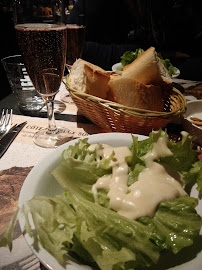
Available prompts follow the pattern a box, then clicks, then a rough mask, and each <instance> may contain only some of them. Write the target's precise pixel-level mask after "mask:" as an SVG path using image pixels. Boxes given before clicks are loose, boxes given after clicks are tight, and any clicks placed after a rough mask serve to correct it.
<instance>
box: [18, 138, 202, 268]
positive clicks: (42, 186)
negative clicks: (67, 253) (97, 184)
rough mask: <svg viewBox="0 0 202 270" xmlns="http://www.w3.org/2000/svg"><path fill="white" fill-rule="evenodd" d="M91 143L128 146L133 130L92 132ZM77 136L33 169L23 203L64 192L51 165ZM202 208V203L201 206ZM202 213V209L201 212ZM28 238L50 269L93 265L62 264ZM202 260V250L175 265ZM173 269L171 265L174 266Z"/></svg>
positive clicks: (22, 194)
mask: <svg viewBox="0 0 202 270" xmlns="http://www.w3.org/2000/svg"><path fill="white" fill-rule="evenodd" d="M137 136H138V139H139V140H144V139H146V138H147V137H146V136H142V135H137ZM88 141H89V143H91V144H92V143H98V142H99V143H104V144H109V145H112V146H125V145H129V144H131V143H132V138H131V134H124V133H102V134H96V135H91V136H89V140H88ZM75 142H77V140H73V141H71V142H68V143H66V144H64V145H62V146H60V147H58V148H57V149H55V150H53V151H52V152H51V153H50V154H49V155H47V156H46V157H45V158H43V159H42V160H41V161H39V163H38V164H37V165H36V166H35V167H34V168H33V169H32V170H31V172H30V173H29V175H28V176H27V178H26V180H25V182H24V184H23V186H22V189H21V192H20V196H19V207H21V206H22V205H23V203H24V202H26V201H27V200H29V199H31V198H32V197H33V196H35V195H43V196H54V195H57V194H61V193H62V192H63V190H62V188H61V187H60V186H59V184H57V181H56V180H55V179H54V177H53V176H52V175H51V174H50V171H51V169H53V168H55V167H56V166H57V165H58V164H59V163H60V162H61V160H62V158H61V153H62V151H63V150H64V149H66V148H68V146H69V145H74V144H75ZM193 192H194V193H193V195H195V196H197V194H196V191H195V190H193ZM199 210H202V205H201V206H200V209H199ZM200 214H202V211H201V213H200ZM19 222H20V226H21V229H22V228H23V224H24V219H23V217H21V218H20V220H19ZM25 240H26V241H27V243H28V245H29V246H30V247H31V249H32V251H33V252H34V253H35V254H36V256H37V257H38V258H39V260H40V261H41V262H42V263H43V264H44V265H45V266H46V268H48V269H54V270H56V269H57V270H64V269H68V270H81V269H91V268H90V267H88V266H84V265H79V264H76V263H74V262H72V263H70V264H68V265H67V266H66V268H64V267H62V266H61V265H60V264H59V263H58V262H57V261H56V259H55V258H54V257H53V256H52V255H50V254H49V253H48V252H47V251H46V250H45V249H43V248H42V247H41V248H40V250H39V251H38V252H37V251H36V250H34V248H33V246H32V243H33V241H32V239H31V238H30V237H29V236H28V235H27V234H26V235H25ZM201 260H202V252H201V253H200V256H198V257H197V258H195V259H194V260H192V261H190V262H188V263H186V264H183V265H180V266H178V267H174V268H172V269H178V270H190V269H194V270H201ZM170 269H171V268H170Z"/></svg>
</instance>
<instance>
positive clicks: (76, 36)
mask: <svg viewBox="0 0 202 270" xmlns="http://www.w3.org/2000/svg"><path fill="white" fill-rule="evenodd" d="M66 27H67V56H66V68H67V70H68V73H70V72H71V66H72V65H73V64H74V62H75V61H76V60H77V59H78V58H81V57H82V53H83V48H84V44H85V32H86V27H85V26H84V25H78V24H67V25H66ZM60 98H61V100H62V101H63V102H66V103H71V101H70V99H69V95H68V94H65V95H62V96H61V97H60Z"/></svg>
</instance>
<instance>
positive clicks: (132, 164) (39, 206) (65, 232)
mask: <svg viewBox="0 0 202 270" xmlns="http://www.w3.org/2000/svg"><path fill="white" fill-rule="evenodd" d="M132 139H133V143H132V144H131V145H130V146H129V147H125V148H124V151H126V152H125V153H126V154H125V156H124V155H122V154H121V155H118V154H116V153H117V149H114V150H113V151H111V148H110V147H107V146H104V145H101V144H98V145H90V144H89V143H88V139H87V138H86V139H83V140H79V141H78V142H77V143H76V144H75V145H70V146H69V147H68V149H66V150H64V151H63V153H62V157H63V161H62V162H61V164H59V166H57V167H56V168H54V169H53V170H52V171H51V172H50V173H51V174H52V175H53V176H54V177H55V179H56V180H57V181H58V182H59V183H60V185H61V186H62V187H63V188H64V190H65V191H64V194H61V195H57V196H55V197H45V196H35V197H34V198H32V199H31V200H30V201H27V202H26V203H25V204H24V205H23V207H22V208H20V209H18V211H17V212H16V213H15V215H14V217H13V219H12V220H11V222H10V224H9V226H8V229H7V231H6V232H5V233H4V234H3V235H2V236H1V238H0V246H9V248H10V249H11V248H12V230H13V228H14V225H15V223H16V221H17V219H18V218H19V216H20V215H24V217H25V231H26V233H27V234H29V235H30V236H31V237H33V239H34V246H35V247H37V246H38V244H39V243H40V244H41V245H42V246H43V248H45V249H46V250H47V251H48V252H49V253H51V254H52V255H53V256H54V257H55V258H56V259H57V260H58V262H59V263H60V264H61V265H63V266H65V265H66V264H67V263H68V260H72V258H73V259H74V260H77V261H79V262H80V263H83V264H87V265H90V266H92V267H93V269H103V270H108V269H109V270H110V269H115V270H119V269H139V268H138V267H149V266H150V265H152V264H156V263H158V261H159V258H160V257H161V256H162V254H163V253H165V251H167V252H170V253H172V254H177V253H179V252H180V251H181V250H182V249H183V248H185V247H188V246H190V245H192V244H193V242H194V239H195V238H196V237H197V236H198V235H199V231H200V228H201V217H200V216H199V215H198V214H197V212H196V210H195V207H196V206H197V203H198V199H196V198H192V197H190V196H189V195H188V193H182V194H181V195H180V194H178V195H177V196H176V198H173V199H167V200H163V201H161V202H160V203H159V204H158V206H157V208H156V209H155V211H154V213H152V214H148V215H146V216H140V217H136V218H131V217H126V215H125V212H124V213H123V212H121V213H120V212H119V210H115V207H116V205H115V207H114V206H113V205H112V204H111V201H110V200H111V196H110V195H109V189H108V188H106V186H102V184H103V183H104V180H103V178H105V177H106V176H107V177H111V176H112V175H113V170H115V169H117V166H114V165H113V164H116V165H117V160H119V158H121V161H120V163H121V162H122V167H123V168H125V167H124V166H125V165H126V168H127V170H128V171H127V191H126V192H125V195H126V196H127V195H128V194H129V193H130V192H129V190H130V188H131V187H132V186H133V185H135V184H136V183H138V182H139V181H140V179H139V176H140V175H141V174H142V173H144V172H145V171H147V169H148V168H149V166H151V164H152V165H154V164H155V166H161V167H162V168H166V172H170V169H171V168H172V173H171V175H178V176H180V181H179V182H178V181H177V183H178V184H179V186H180V188H182V187H184V188H186V187H187V186H190V185H194V184H196V185H197V189H198V191H199V192H201V191H202V160H199V159H198V155H199V152H198V151H195V150H192V141H193V137H191V136H189V135H188V134H183V138H182V141H180V142H177V143H175V142H173V141H170V140H168V135H167V133H166V132H164V131H162V130H159V131H158V132H152V133H151V134H150V136H149V138H148V139H146V140H143V141H138V138H137V137H135V136H132ZM159 142H161V143H160V147H157V145H158V144H159ZM156 147H157V148H158V149H164V151H160V150H157V151H156V152H155V151H154V150H155V148H156ZM104 148H106V149H107V152H108V155H105V154H103V149H104ZM121 153H122V152H121ZM151 153H152V156H153V160H152V159H151V155H150V154H151ZM154 153H157V154H156V155H153V154H154ZM159 153H162V154H159ZM148 157H150V158H148ZM122 167H121V168H122ZM122 172H123V170H122V169H121V170H120V174H121V173H122ZM169 174H170V173H169ZM100 179H102V181H100ZM99 181H100V182H99ZM177 189H178V188H177ZM183 190H184V189H183ZM95 191H96V192H95ZM158 193H159V192H158V191H157V193H156V194H158ZM165 193H166V194H167V192H165ZM30 216H31V217H32V219H31V220H30ZM32 222H33V223H34V227H35V229H34V230H33V228H32V226H31V223H32Z"/></svg>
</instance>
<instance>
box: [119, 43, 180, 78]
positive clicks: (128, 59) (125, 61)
mask: <svg viewBox="0 0 202 270" xmlns="http://www.w3.org/2000/svg"><path fill="white" fill-rule="evenodd" d="M143 52H144V50H143V49H141V48H139V49H136V50H135V51H126V52H125V53H124V54H123V55H122V56H121V64H122V66H123V67H125V66H126V65H129V64H130V63H132V62H133V61H134V60H135V59H136V58H137V57H138V56H140V55H141V54H142V53H143ZM158 57H159V58H160V59H161V62H162V63H163V64H164V66H165V68H166V69H167V71H168V74H169V75H170V76H172V75H175V74H176V73H177V71H178V69H177V68H176V67H174V66H173V65H172V64H171V62H170V60H169V59H168V58H166V59H163V57H162V56H161V54H160V53H158Z"/></svg>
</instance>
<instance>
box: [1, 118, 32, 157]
mask: <svg viewBox="0 0 202 270" xmlns="http://www.w3.org/2000/svg"><path fill="white" fill-rule="evenodd" d="M26 124H27V122H23V123H21V124H19V125H14V126H13V127H12V128H11V129H10V130H9V131H8V132H7V134H6V135H4V136H3V138H2V139H1V140H0V158H1V157H2V156H3V155H4V154H5V152H6V151H7V149H8V148H9V146H10V145H11V143H12V142H13V140H14V139H15V137H16V136H17V135H18V133H19V132H20V131H21V130H22V129H23V127H24V126H25V125H26Z"/></svg>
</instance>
